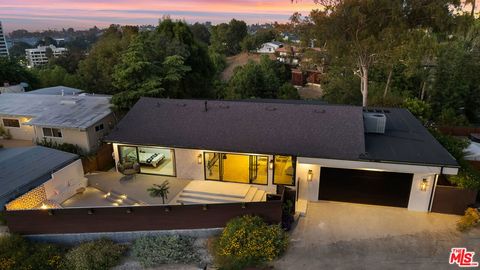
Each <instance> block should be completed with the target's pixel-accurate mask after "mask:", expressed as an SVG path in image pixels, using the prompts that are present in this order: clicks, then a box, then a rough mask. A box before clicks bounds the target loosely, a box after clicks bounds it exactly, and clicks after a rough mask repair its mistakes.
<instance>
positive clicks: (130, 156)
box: [118, 145, 176, 176]
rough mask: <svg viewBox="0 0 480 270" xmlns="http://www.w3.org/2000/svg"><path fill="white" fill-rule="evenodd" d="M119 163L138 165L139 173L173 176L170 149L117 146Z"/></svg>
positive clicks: (171, 152)
mask: <svg viewBox="0 0 480 270" xmlns="http://www.w3.org/2000/svg"><path fill="white" fill-rule="evenodd" d="M118 155H119V159H120V163H122V164H124V165H133V163H139V164H140V173H145V174H156V175H165V176H175V175H176V170H175V151H174V150H173V149H170V148H162V147H150V146H138V147H137V146H129V145H119V146H118Z"/></svg>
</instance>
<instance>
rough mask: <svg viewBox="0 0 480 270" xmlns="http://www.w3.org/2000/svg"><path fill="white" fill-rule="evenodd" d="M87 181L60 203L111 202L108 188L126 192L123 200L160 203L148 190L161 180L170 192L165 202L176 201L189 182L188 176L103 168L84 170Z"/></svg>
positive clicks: (107, 204) (92, 203)
mask: <svg viewBox="0 0 480 270" xmlns="http://www.w3.org/2000/svg"><path fill="white" fill-rule="evenodd" d="M85 177H87V178H88V185H89V187H87V189H86V190H85V192H83V193H82V194H77V195H75V196H73V197H71V198H69V199H68V200H66V201H64V202H63V203H62V206H63V207H87V206H92V207H99V206H114V201H112V200H111V199H110V200H109V199H107V198H105V197H104V196H105V195H106V194H107V193H108V192H110V193H112V194H118V195H126V198H128V199H125V201H129V202H130V203H124V204H134V203H139V204H147V205H161V204H163V202H162V198H154V197H151V196H150V195H149V193H148V191H147V189H148V188H150V187H152V186H153V184H158V185H160V184H162V183H163V182H164V181H167V180H168V182H169V186H170V189H169V194H168V198H167V200H166V202H165V203H166V204H170V203H172V204H175V202H174V201H173V199H174V198H175V197H176V195H177V194H178V193H179V192H180V191H182V190H183V188H184V187H185V186H186V185H187V184H188V183H190V180H183V179H178V178H175V177H166V176H156V175H145V174H137V175H135V176H124V175H122V174H120V173H117V172H102V173H92V174H87V175H85Z"/></svg>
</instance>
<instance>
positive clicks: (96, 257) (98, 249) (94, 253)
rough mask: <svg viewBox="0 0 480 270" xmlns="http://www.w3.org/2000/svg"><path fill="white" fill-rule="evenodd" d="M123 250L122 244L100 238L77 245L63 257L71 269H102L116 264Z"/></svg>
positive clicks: (124, 247)
mask: <svg viewBox="0 0 480 270" xmlns="http://www.w3.org/2000/svg"><path fill="white" fill-rule="evenodd" d="M125 251H126V246H124V245H120V244H116V243H114V242H113V241H111V240H108V239H100V240H95V241H90V242H85V243H82V244H80V245H78V246H77V247H75V248H73V249H71V250H70V251H69V252H68V253H67V255H66V256H65V259H66V264H67V266H68V268H69V269H72V270H103V269H110V268H112V267H114V266H116V265H117V264H118V263H119V261H120V259H121V257H122V255H123V254H124V253H125Z"/></svg>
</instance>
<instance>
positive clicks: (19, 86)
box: [0, 83, 25, 94]
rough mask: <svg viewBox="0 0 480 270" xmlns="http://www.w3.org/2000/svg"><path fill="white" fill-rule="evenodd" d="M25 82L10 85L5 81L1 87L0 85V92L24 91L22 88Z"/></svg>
mask: <svg viewBox="0 0 480 270" xmlns="http://www.w3.org/2000/svg"><path fill="white" fill-rule="evenodd" d="M24 86H25V84H23V83H20V84H16V85H10V84H8V83H5V84H4V85H3V87H0V94H6V93H23V92H25V88H24Z"/></svg>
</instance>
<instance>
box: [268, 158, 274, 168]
mask: <svg viewBox="0 0 480 270" xmlns="http://www.w3.org/2000/svg"><path fill="white" fill-rule="evenodd" d="M268 168H269V169H270V170H273V159H271V160H270V161H269V163H268Z"/></svg>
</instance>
